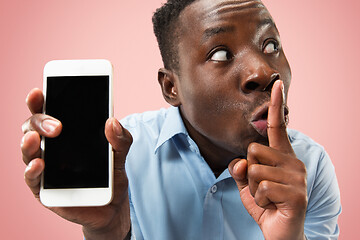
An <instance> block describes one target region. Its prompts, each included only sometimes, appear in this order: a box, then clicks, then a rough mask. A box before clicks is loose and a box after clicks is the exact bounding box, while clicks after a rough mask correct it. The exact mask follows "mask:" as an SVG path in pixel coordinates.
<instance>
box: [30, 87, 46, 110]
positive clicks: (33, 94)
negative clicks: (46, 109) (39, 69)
mask: <svg viewBox="0 0 360 240" xmlns="http://www.w3.org/2000/svg"><path fill="white" fill-rule="evenodd" d="M26 104H27V105H28V108H29V110H30V112H31V113H32V114H36V113H42V111H43V105H44V95H43V92H42V91H41V90H40V89H38V88H34V89H32V90H31V91H30V92H29V94H28V95H27V97H26Z"/></svg>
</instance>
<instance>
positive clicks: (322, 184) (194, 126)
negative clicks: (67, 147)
mask: <svg viewBox="0 0 360 240" xmlns="http://www.w3.org/2000/svg"><path fill="white" fill-rule="evenodd" d="M153 22H154V30H155V34H156V36H157V39H158V43H159V47H160V51H161V54H162V58H163V62H164V68H161V69H160V70H159V72H158V80H159V83H160V86H161V89H162V93H163V96H164V98H165V100H166V101H167V102H168V103H169V104H171V105H172V107H171V108H169V109H167V110H164V109H163V110H160V111H157V112H147V113H143V114H136V115H132V116H129V117H127V118H125V119H123V120H122V121H121V122H122V125H121V124H119V122H118V121H117V120H116V119H109V120H108V121H107V123H106V126H105V134H106V136H107V139H108V140H109V142H110V143H111V145H112V146H113V149H114V152H115V179H114V181H115V197H114V200H113V201H112V203H111V204H110V205H108V206H105V207H99V208H51V210H52V211H54V212H55V213H57V214H59V215H60V216H61V217H63V218H65V219H68V220H70V221H73V222H76V223H79V224H81V225H83V232H84V236H85V238H86V239H87V240H91V239H124V238H125V237H129V235H131V237H132V238H133V239H135V238H136V239H263V238H265V239H277V240H278V239H294V240H296V239H306V238H307V239H336V238H337V236H338V233H339V230H338V227H337V217H338V215H339V213H340V211H341V206H340V197H339V190H338V186H337V181H336V176H335V172H334V169H333V166H332V164H331V162H330V159H329V157H328V155H327V154H326V152H325V151H324V150H323V148H322V147H321V146H319V145H318V144H316V143H315V142H313V141H312V140H311V139H309V138H308V137H306V136H304V135H303V134H301V133H299V132H297V131H294V130H287V129H286V123H287V119H288V113H289V111H288V108H287V106H286V97H287V92H288V89H289V86H290V79H291V72H290V67H289V65H288V62H287V60H286V57H285V55H284V52H283V49H282V46H281V42H280V37H279V33H278V31H277V29H276V26H275V24H274V22H273V20H272V18H271V16H270V14H269V12H268V11H267V10H266V8H265V7H264V5H263V4H262V3H261V1H257V0H247V1H246V0H235V1H233V0H231V1H230V0H195V1H194V0H193V1H191V0H188V1H180V0H169V1H168V3H167V4H165V5H164V6H163V7H162V8H160V9H158V10H157V12H156V13H155V15H154V18H153ZM27 103H28V106H29V109H30V110H31V112H32V113H33V115H32V117H30V118H29V119H28V120H27V121H26V122H25V123H24V125H23V130H24V132H25V135H24V138H23V144H22V152H23V160H24V162H25V163H26V164H27V165H28V166H27V168H26V171H25V181H26V183H27V184H28V185H29V187H30V189H31V190H32V192H33V193H34V195H35V197H37V198H38V194H39V179H40V174H41V172H42V170H43V168H44V161H43V160H42V159H40V158H39V157H40V136H46V137H55V136H57V135H59V134H60V132H61V123H60V122H58V121H57V120H56V119H53V118H52V117H51V116H46V115H43V114H41V109H42V105H43V95H42V93H41V91H40V90H38V89H34V90H32V91H31V92H30V93H29V95H28V98H27ZM89 150H90V149H89ZM125 159H126V164H125ZM125 165H126V166H125ZM125 169H126V171H125ZM239 195H240V197H239ZM130 216H131V218H130ZM130 219H131V220H130ZM130 226H131V227H130ZM130 229H131V231H130Z"/></svg>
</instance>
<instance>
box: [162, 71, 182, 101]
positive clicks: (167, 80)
mask: <svg viewBox="0 0 360 240" xmlns="http://www.w3.org/2000/svg"><path fill="white" fill-rule="evenodd" d="M158 81H159V84H160V87H161V91H162V94H163V97H164V99H165V101H166V102H168V103H169V104H170V105H172V106H174V107H178V106H180V105H181V101H180V98H179V94H178V87H177V84H178V78H177V75H176V74H174V73H173V72H172V71H170V70H168V69H165V68H160V69H159V71H158Z"/></svg>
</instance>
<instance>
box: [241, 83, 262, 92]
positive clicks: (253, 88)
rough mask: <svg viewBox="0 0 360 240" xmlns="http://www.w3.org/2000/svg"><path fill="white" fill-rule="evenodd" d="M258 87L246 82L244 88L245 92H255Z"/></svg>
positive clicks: (255, 84)
mask: <svg viewBox="0 0 360 240" xmlns="http://www.w3.org/2000/svg"><path fill="white" fill-rule="evenodd" d="M259 86H260V84H258V83H257V82H248V83H246V85H245V88H246V89H247V90H251V91H253V90H256V89H257V88H258V87H259Z"/></svg>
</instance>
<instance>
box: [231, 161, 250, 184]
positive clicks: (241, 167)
mask: <svg viewBox="0 0 360 240" xmlns="http://www.w3.org/2000/svg"><path fill="white" fill-rule="evenodd" d="M247 166H248V162H247V160H246V159H238V158H237V159H234V160H233V161H231V162H230V164H229V167H228V169H229V173H230V175H231V176H232V177H233V178H234V180H235V182H236V185H237V187H238V189H239V191H242V190H243V189H244V188H245V187H246V186H247V185H248V179H247Z"/></svg>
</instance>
